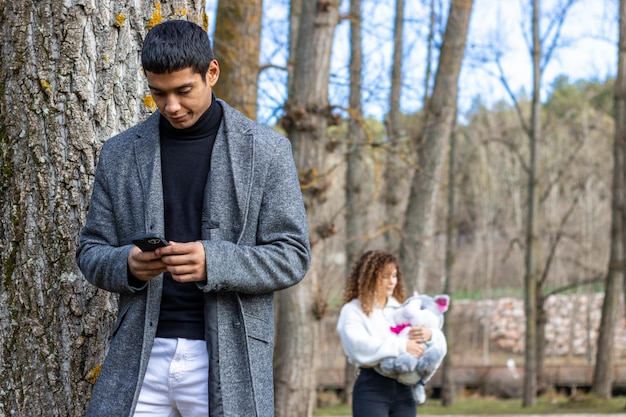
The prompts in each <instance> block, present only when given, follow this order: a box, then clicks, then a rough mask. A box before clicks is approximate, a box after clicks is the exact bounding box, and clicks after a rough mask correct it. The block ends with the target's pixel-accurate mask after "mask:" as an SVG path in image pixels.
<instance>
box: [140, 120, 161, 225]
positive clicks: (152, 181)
mask: <svg viewBox="0 0 626 417" xmlns="http://www.w3.org/2000/svg"><path fill="white" fill-rule="evenodd" d="M159 118H160V113H159V112H155V113H154V114H153V115H152V116H150V117H149V118H148V119H147V120H146V121H145V122H144V123H143V125H142V128H141V130H140V131H139V133H138V138H137V139H136V140H135V141H134V149H135V157H136V162H137V168H138V170H139V176H140V178H141V192H142V193H143V201H144V202H145V204H146V207H145V213H146V215H145V221H146V224H145V225H144V227H145V231H146V232H148V231H152V232H155V233H158V234H161V235H163V233H164V232H165V224H164V218H163V216H164V214H163V211H164V209H163V184H162V181H161V148H160V145H159Z"/></svg>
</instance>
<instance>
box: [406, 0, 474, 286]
mask: <svg viewBox="0 0 626 417" xmlns="http://www.w3.org/2000/svg"><path fill="white" fill-rule="evenodd" d="M472 5H473V0H453V1H452V2H451V3H450V13H449V18H448V23H447V25H446V32H445V34H444V36H443V45H442V47H441V54H440V56H439V66H438V68H437V75H436V77H435V84H434V88H433V94H432V97H431V98H430V100H429V102H428V107H427V108H426V112H427V114H426V117H425V119H426V122H425V125H424V126H423V132H422V134H421V137H422V138H421V140H420V141H419V143H418V144H417V147H418V167H419V168H418V171H417V172H416V173H415V175H414V177H413V180H412V183H411V192H410V195H409V203H408V207H407V211H406V217H405V221H404V228H403V232H404V233H403V236H402V241H401V243H400V262H401V264H402V267H403V268H404V271H405V274H404V275H405V276H406V277H407V278H408V279H407V286H408V287H409V288H411V287H413V289H420V288H423V286H424V285H423V284H424V282H423V280H424V276H423V274H422V272H423V263H424V255H425V248H426V246H427V245H428V240H429V235H430V233H431V230H432V225H433V216H434V214H433V213H434V209H435V201H436V195H437V189H438V186H437V184H439V182H440V174H441V167H442V162H443V159H444V158H443V157H444V155H445V154H444V149H445V148H446V143H447V142H448V140H449V138H450V132H451V130H452V125H453V123H454V117H455V115H456V102H457V91H458V80H459V72H460V69H461V62H462V60H463V55H464V53H465V41H466V38H467V28H468V22H469V17H470V14H471V10H472Z"/></svg>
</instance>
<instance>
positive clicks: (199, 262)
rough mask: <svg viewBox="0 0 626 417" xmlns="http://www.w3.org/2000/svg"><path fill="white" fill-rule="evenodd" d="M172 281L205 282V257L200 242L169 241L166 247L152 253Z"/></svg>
mask: <svg viewBox="0 0 626 417" xmlns="http://www.w3.org/2000/svg"><path fill="white" fill-rule="evenodd" d="M154 253H155V255H156V256H157V257H161V262H162V263H163V264H165V267H166V269H167V271H169V272H170V273H171V274H172V279H174V281H178V282H194V281H204V280H206V255H205V253H204V245H202V243H200V242H188V243H177V242H172V241H170V243H169V245H168V246H165V247H164V248H158V249H157V250H156V251H154Z"/></svg>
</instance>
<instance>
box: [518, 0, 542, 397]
mask: <svg viewBox="0 0 626 417" xmlns="http://www.w3.org/2000/svg"><path fill="white" fill-rule="evenodd" d="M532 4H533V13H532V23H531V27H532V35H533V43H532V62H533V92H532V102H531V121H530V132H529V142H530V143H529V149H530V161H529V163H528V194H527V196H526V198H527V201H526V207H527V210H528V211H527V217H526V240H525V241H526V245H525V254H524V255H525V256H524V313H525V318H526V332H525V348H524V382H523V394H522V395H523V398H522V405H523V406H524V407H530V406H532V405H534V404H535V402H536V400H537V357H538V355H537V353H538V352H537V349H538V345H539V343H538V341H537V334H538V333H537V320H538V314H539V312H538V310H537V307H538V302H537V301H538V297H537V296H538V286H539V268H538V263H539V262H538V261H539V260H538V257H539V243H540V242H539V230H538V229H539V227H538V225H539V222H538V218H537V210H538V201H537V200H538V194H539V193H538V190H537V184H536V175H537V168H536V165H537V164H536V159H537V158H536V155H537V142H538V141H539V140H540V138H541V101H540V97H539V94H540V92H541V39H540V37H539V16H540V11H539V7H540V5H539V0H533V3H532Z"/></svg>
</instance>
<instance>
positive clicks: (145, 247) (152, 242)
mask: <svg viewBox="0 0 626 417" xmlns="http://www.w3.org/2000/svg"><path fill="white" fill-rule="evenodd" d="M132 242H133V243H134V244H135V245H137V247H138V248H139V249H141V250H142V251H144V252H154V251H155V250H156V249H157V248H162V247H164V246H167V240H165V239H163V238H162V237H159V236H155V235H144V236H138V237H136V238H134V239H133V240H132Z"/></svg>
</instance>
